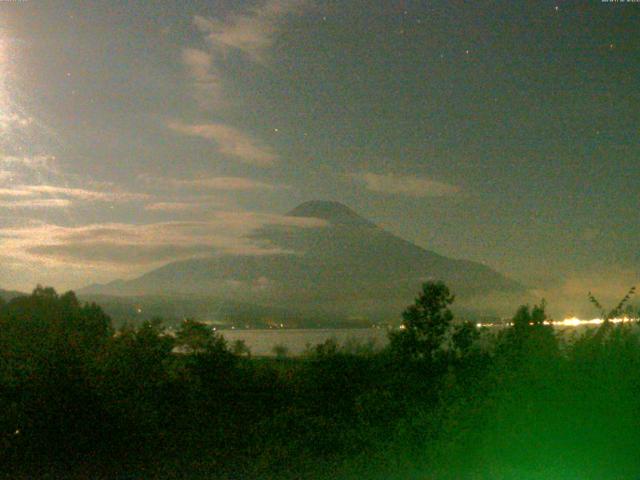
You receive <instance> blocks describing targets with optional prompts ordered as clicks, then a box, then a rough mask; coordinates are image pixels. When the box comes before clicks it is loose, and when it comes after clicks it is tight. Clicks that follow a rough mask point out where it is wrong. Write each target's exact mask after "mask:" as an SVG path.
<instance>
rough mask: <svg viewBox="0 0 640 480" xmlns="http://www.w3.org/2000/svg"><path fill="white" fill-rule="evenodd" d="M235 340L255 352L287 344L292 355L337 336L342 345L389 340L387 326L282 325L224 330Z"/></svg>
mask: <svg viewBox="0 0 640 480" xmlns="http://www.w3.org/2000/svg"><path fill="white" fill-rule="evenodd" d="M219 333H221V334H222V335H223V336H224V338H225V339H226V340H227V341H228V342H229V343H230V344H231V343H233V342H234V341H236V340H244V342H245V343H246V345H247V347H249V349H250V350H251V354H252V355H273V354H274V353H273V349H274V347H275V346H277V345H283V346H285V347H286V348H287V350H288V353H289V354H290V355H300V354H301V353H304V351H305V350H306V348H307V346H315V345H317V344H319V343H323V342H325V341H326V340H328V339H330V338H333V339H335V340H336V341H337V342H338V344H339V345H343V344H344V343H345V342H357V343H360V344H367V343H369V342H374V345H375V347H376V348H382V347H384V346H385V345H386V344H387V330H385V329H382V328H341V329H334V328H327V329H279V330H276V329H274V330H251V329H246V330H243V329H236V330H221V331H220V332H219Z"/></svg>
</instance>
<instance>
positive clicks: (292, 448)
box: [0, 282, 640, 480]
mask: <svg viewBox="0 0 640 480" xmlns="http://www.w3.org/2000/svg"><path fill="white" fill-rule="evenodd" d="M631 293H633V292H630V294H631ZM629 297H630V295H629ZM452 301H453V295H451V293H450V292H449V290H448V289H447V288H446V286H444V285H443V284H440V283H433V282H430V283H427V284H425V285H424V286H423V289H422V291H421V294H420V295H419V297H418V298H417V299H416V302H415V304H414V305H412V306H410V307H408V308H407V309H406V310H405V312H404V314H403V326H404V330H400V331H398V332H397V333H394V334H392V335H391V338H390V344H389V346H388V347H387V348H385V349H375V348H373V346H371V345H358V344H356V343H354V342H347V343H345V344H343V345H340V344H338V342H337V341H336V340H335V339H330V340H327V341H326V342H324V343H322V344H320V345H316V346H314V347H310V348H309V349H308V352H307V353H306V354H305V355H304V356H302V357H288V358H286V356H287V353H288V352H287V350H286V347H284V346H279V347H280V348H278V349H277V350H276V351H274V353H275V354H276V358H272V357H271V358H264V357H250V356H249V355H248V354H247V349H246V345H244V344H243V343H241V342H239V343H235V344H233V345H232V346H231V349H230V348H229V347H228V346H227V344H226V342H225V340H224V338H223V337H222V336H220V335H219V334H217V333H216V332H214V331H213V330H212V329H211V328H210V326H208V325H206V324H204V323H200V322H197V321H195V320H186V321H185V322H183V323H182V324H181V325H180V326H179V328H178V330H177V331H176V332H175V333H172V332H171V331H169V330H167V329H165V328H164V327H163V325H162V323H161V321H160V320H159V319H155V320H153V321H150V322H145V323H143V324H141V325H138V326H125V327H122V328H120V329H119V330H118V331H116V332H114V331H113V329H112V327H111V324H110V320H109V318H108V317H107V316H106V315H105V314H104V313H103V312H102V310H101V309H100V307H97V306H95V305H80V303H79V302H78V300H77V298H76V297H75V295H73V294H72V293H65V294H63V295H58V294H57V293H56V292H55V291H54V290H53V289H49V288H42V287H38V288H36V290H34V292H33V294H32V295H30V296H28V297H22V298H15V299H12V300H11V301H9V302H7V303H4V304H0V409H1V411H2V412H3V415H2V416H0V446H1V447H2V449H1V450H0V461H1V462H2V465H3V469H4V470H3V475H4V476H5V477H7V478H98V479H102V478H104V479H107V478H195V479H198V478H213V479H231V478H252V479H267V478H269V479H289V478H311V479H316V478H317V479H322V478H326V479H351V478H353V479H355V478H425V477H426V476H428V478H433V479H435V480H445V479H458V478H487V479H489V478H505V479H510V478H525V479H526V478H532V479H533V478H598V479H604V480H609V479H618V478H634V476H635V475H637V472H638V471H640V456H639V455H638V454H637V453H638V449H637V448H638V447H637V445H638V444H639V443H640V433H639V432H640V420H638V416H637V411H638V410H639V409H640V400H638V398H640V397H639V395H638V393H640V390H639V385H640V337H639V335H638V331H637V327H636V326H634V325H626V324H625V325H618V324H616V325H613V324H612V325H610V326H609V327H608V328H607V329H605V330H597V331H596V330H588V331H586V332H585V333H583V334H580V335H577V336H576V337H575V338H574V339H572V340H571V341H568V342H565V341H563V339H562V337H559V336H558V335H556V333H555V332H554V330H553V328H552V327H551V326H550V325H549V324H548V322H547V321H546V320H547V315H546V310H545V305H544V303H542V304H541V305H536V306H533V307H529V306H522V307H520V308H519V309H518V310H517V311H516V313H515V314H514V316H513V319H512V322H511V323H512V324H511V325H510V326H508V327H507V328H505V329H504V330H503V331H502V332H501V333H498V334H492V337H491V338H493V341H488V339H487V338H482V339H481V338H480V332H479V330H478V329H477V328H476V326H475V325H474V324H473V323H470V322H459V323H454V322H453V315H452V313H451V311H450V310H449V306H450V305H451V303H452ZM621 303H622V304H623V305H622V307H624V306H625V305H626V303H625V302H621ZM622 307H620V308H622ZM481 340H482V341H481ZM558 452H562V454H561V455H558ZM425 472H426V473H425ZM0 476H2V475H0Z"/></svg>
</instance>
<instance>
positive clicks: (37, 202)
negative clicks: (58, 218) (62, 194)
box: [0, 198, 71, 210]
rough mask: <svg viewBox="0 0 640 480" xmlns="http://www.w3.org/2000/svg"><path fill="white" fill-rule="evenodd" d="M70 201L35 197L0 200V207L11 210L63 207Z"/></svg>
mask: <svg viewBox="0 0 640 480" xmlns="http://www.w3.org/2000/svg"><path fill="white" fill-rule="evenodd" d="M69 206H71V201H70V200H68V199H65V198H36V199H30V200H0V208H7V209H11V210H23V209H42V208H65V207H69Z"/></svg>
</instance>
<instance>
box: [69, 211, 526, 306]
mask: <svg viewBox="0 0 640 480" xmlns="http://www.w3.org/2000/svg"><path fill="white" fill-rule="evenodd" d="M287 215H289V216H293V217H313V218H319V219H322V220H324V221H325V222H326V225H325V226H321V227H312V228H310V227H305V228H301V227H293V226H273V225H271V226H267V227H263V228H262V229H260V230H258V231H256V232H254V233H253V234H252V235H251V238H252V239H253V240H254V241H256V242H259V243H262V244H263V243H268V244H271V245H274V246H277V247H279V248H280V249H281V251H286V252H294V253H280V254H272V255H225V256H217V257H211V258H207V259H197V260H195V259H194V260H185V261H179V262H173V263H170V264H168V265H165V266H163V267H161V268H158V269H156V270H153V271H151V272H148V273H146V274H144V275H142V276H141V277H139V278H137V279H134V280H131V281H117V282H113V283H112V284H107V285H103V286H92V287H90V288H89V287H88V288H87V289H85V290H84V291H81V293H93V294H95V293H101V294H111V295H145V294H190V295H193V294H196V295H203V296H209V297H215V298H220V299H225V300H233V301H239V302H248V303H254V304H260V305H265V306H267V305H269V306H277V307H279V308H295V309H296V310H297V311H302V312H304V311H308V312H316V313H317V312H323V313H324V314H327V315H339V316H344V317H350V316H351V317H353V316H354V315H365V316H367V317H371V318H378V317H385V316H387V315H390V314H392V313H393V312H395V313H396V314H397V312H398V311H399V310H398V309H400V308H402V306H404V305H406V304H407V303H409V302H410V301H411V300H412V299H413V297H414V296H415V293H416V292H417V291H418V289H419V288H420V285H421V283H422V282H424V281H425V280H428V279H439V280H443V281H445V282H446V283H447V284H448V285H449V286H450V287H451V288H452V290H453V291H454V292H455V293H456V294H457V295H458V298H459V299H462V300H464V299H471V298H476V297H477V296H479V295H487V294H490V293H494V292H499V293H502V294H520V293H523V292H524V288H523V287H522V286H521V285H519V284H518V283H516V282H514V281H512V280H509V279H508V278H506V277H504V276H503V275H501V274H499V273H498V272H496V271H494V270H492V269H491V268H489V267H487V266H485V265H482V264H479V263H476V262H471V261H466V260H456V259H451V258H447V257H444V256H442V255H439V254H437V253H435V252H432V251H429V250H425V249H423V248H421V247H418V246H417V245H414V244H412V243H411V242H408V241H406V240H404V239H402V238H399V237H397V236H395V235H393V234H391V233H389V232H387V231H385V230H383V229H381V228H379V227H378V226H376V225H375V224H373V223H372V222H370V221H368V220H366V219H364V218H362V217H360V216H359V215H358V214H356V213H355V212H354V211H353V210H351V209H350V208H348V207H346V206H345V205H342V204H340V203H337V202H326V201H312V202H306V203H303V204H302V205H300V206H298V207H296V208H295V209H293V210H292V211H290V212H289V213H288V214H287Z"/></svg>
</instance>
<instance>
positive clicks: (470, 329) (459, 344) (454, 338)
mask: <svg viewBox="0 0 640 480" xmlns="http://www.w3.org/2000/svg"><path fill="white" fill-rule="evenodd" d="M479 338H480V332H479V331H478V329H477V328H476V326H475V325H474V324H473V323H472V322H468V321H467V322H463V323H461V324H459V325H456V326H455V327H454V329H453V334H452V335H451V343H452V345H453V348H454V351H455V352H456V353H457V354H458V355H460V357H465V356H467V355H468V354H469V353H470V352H471V349H472V347H473V344H474V343H476V342H477V341H478V339H479Z"/></svg>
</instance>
